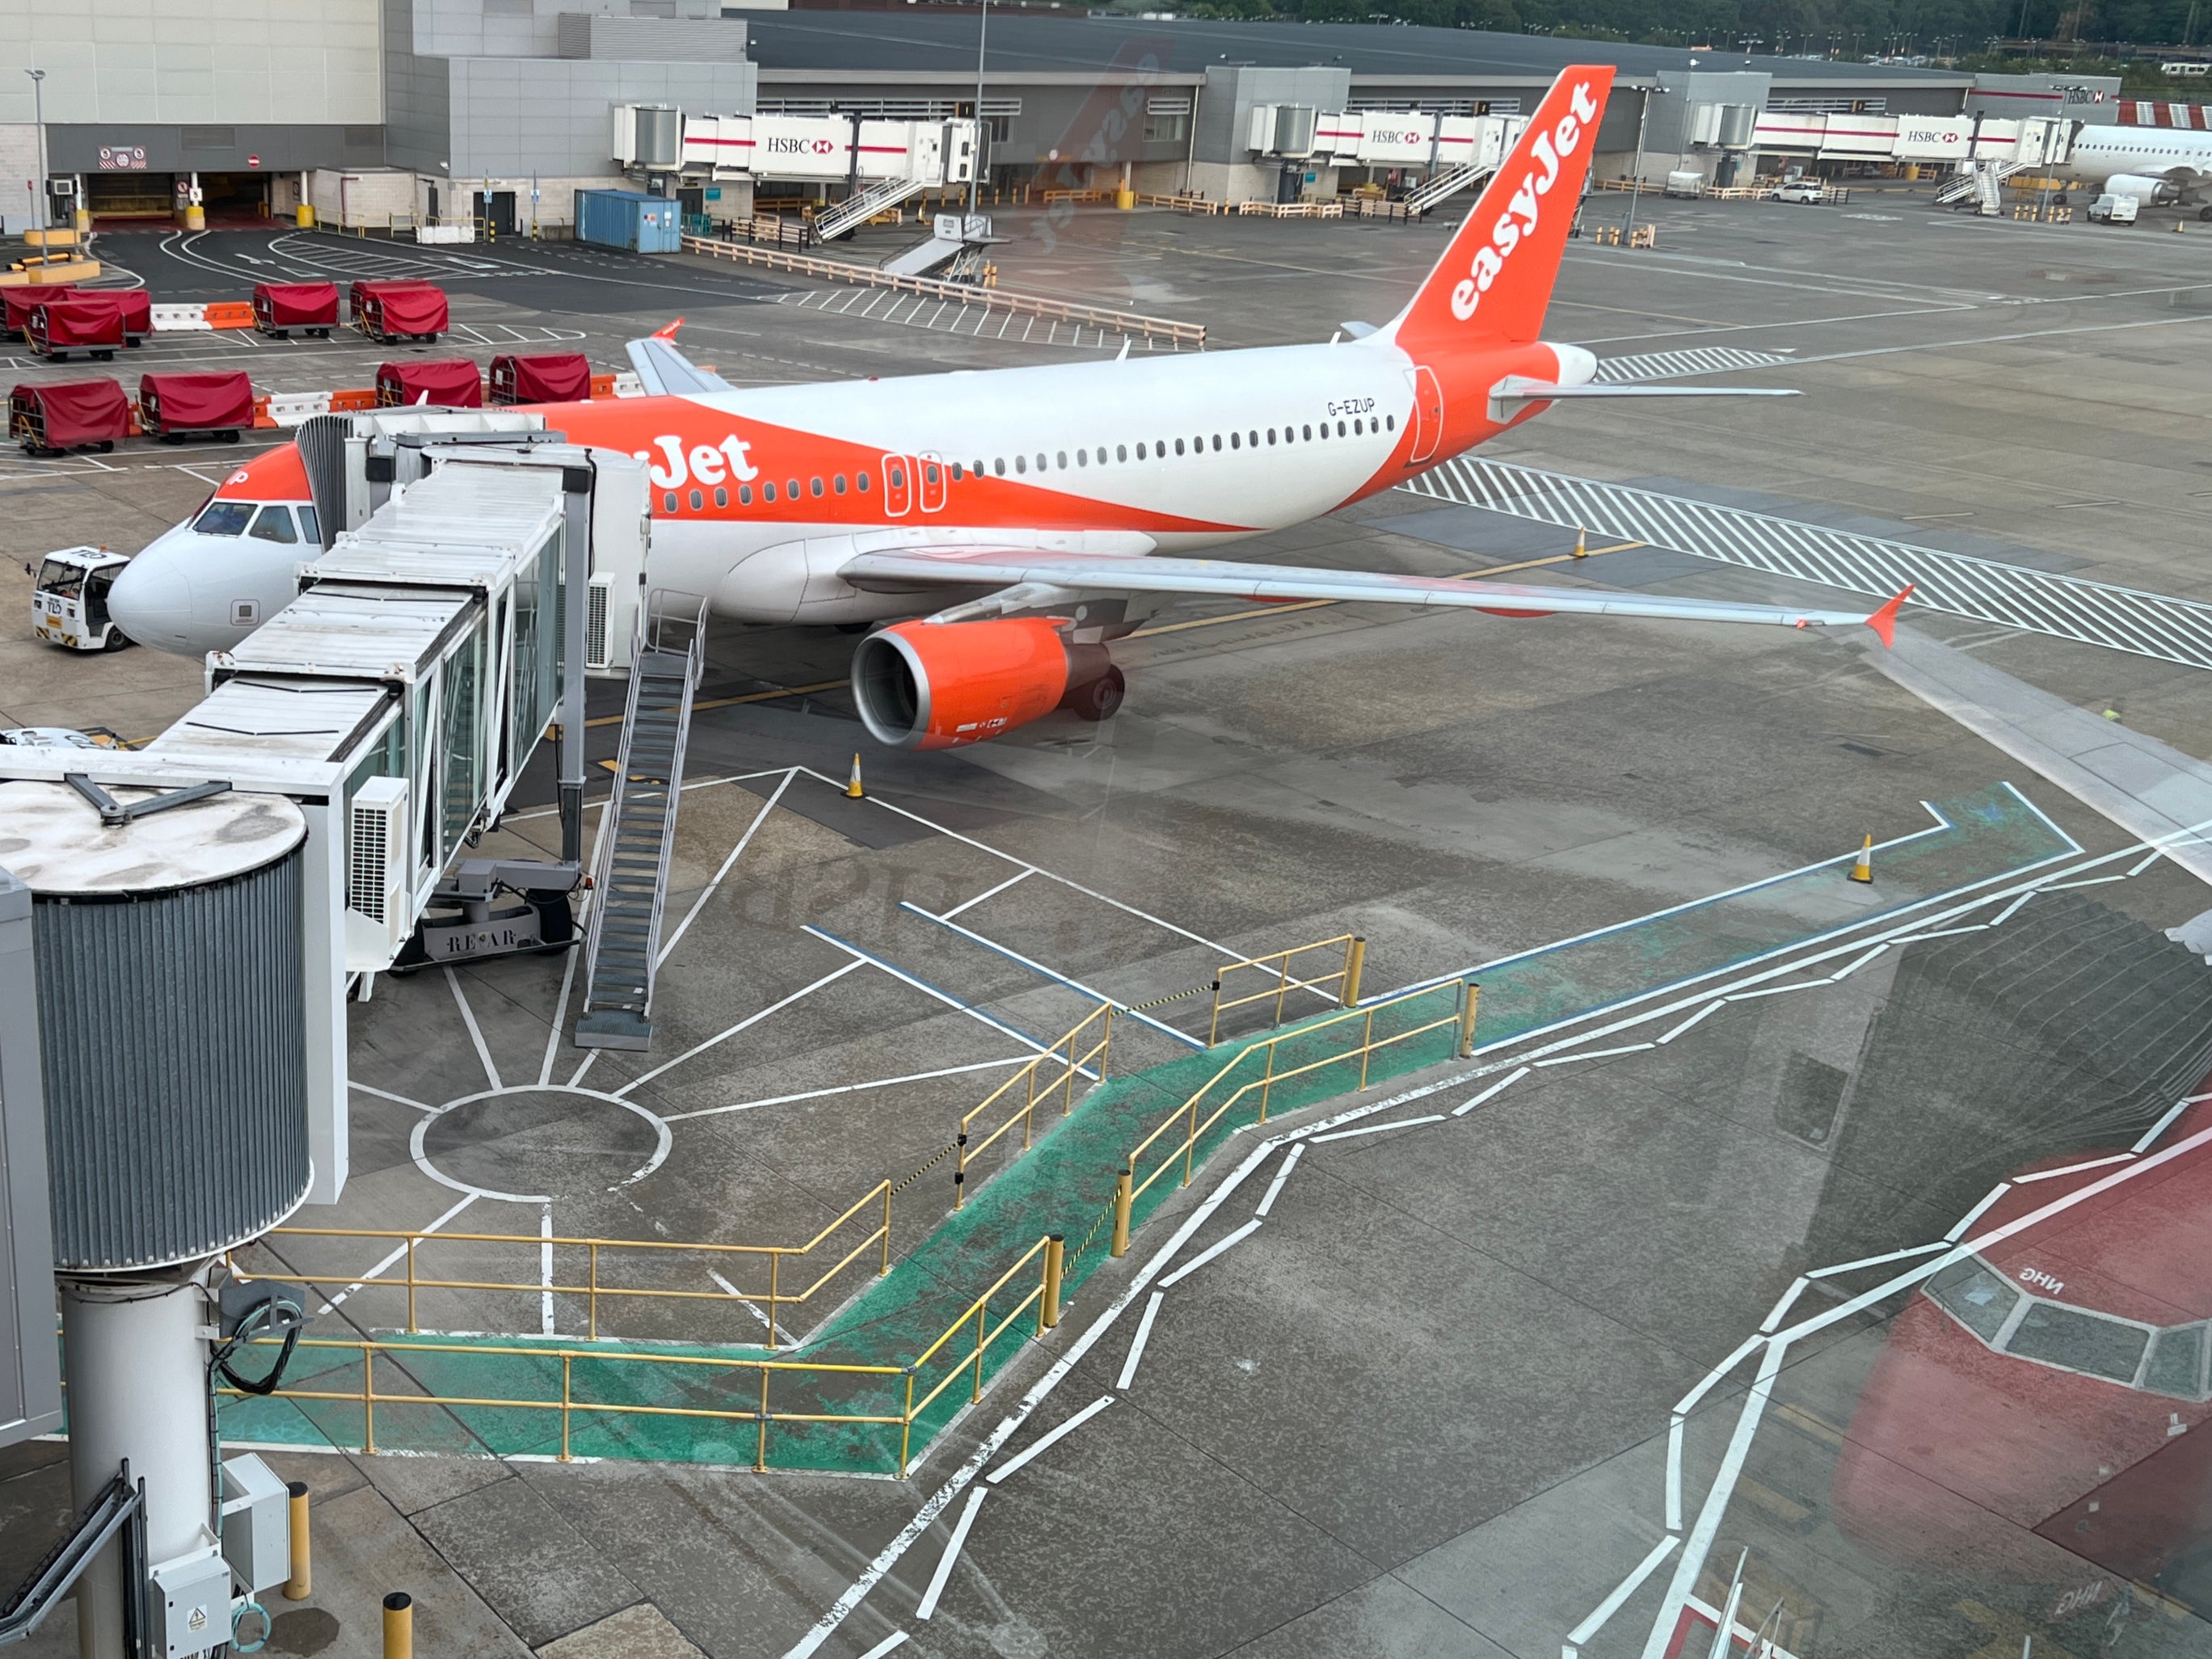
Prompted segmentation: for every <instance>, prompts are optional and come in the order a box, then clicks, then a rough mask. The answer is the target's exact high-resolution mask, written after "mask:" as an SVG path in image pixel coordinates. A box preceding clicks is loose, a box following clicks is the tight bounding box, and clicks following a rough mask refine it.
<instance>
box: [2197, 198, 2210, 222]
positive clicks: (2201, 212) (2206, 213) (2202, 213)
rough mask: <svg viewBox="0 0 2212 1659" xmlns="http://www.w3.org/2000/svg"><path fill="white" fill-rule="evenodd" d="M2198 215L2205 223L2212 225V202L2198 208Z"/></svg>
mask: <svg viewBox="0 0 2212 1659" xmlns="http://www.w3.org/2000/svg"><path fill="white" fill-rule="evenodd" d="M2197 218H2199V219H2200V220H2202V221H2203V222H2204V223H2206V224H2208V225H2212V202H2208V203H2206V204H2204V205H2203V207H2201V208H2199V209H2197Z"/></svg>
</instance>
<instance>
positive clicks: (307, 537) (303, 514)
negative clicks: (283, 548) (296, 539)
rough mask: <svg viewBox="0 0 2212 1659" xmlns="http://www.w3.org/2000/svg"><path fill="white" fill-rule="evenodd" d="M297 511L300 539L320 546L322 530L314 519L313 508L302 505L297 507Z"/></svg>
mask: <svg viewBox="0 0 2212 1659" xmlns="http://www.w3.org/2000/svg"><path fill="white" fill-rule="evenodd" d="M299 512H300V539H301V541H303V542H313V544H315V545H316V546H317V547H320V546H321V545H322V544H323V530H322V526H321V525H320V524H319V523H318V522H317V521H316V519H315V509H314V508H313V507H301V508H300V509H299Z"/></svg>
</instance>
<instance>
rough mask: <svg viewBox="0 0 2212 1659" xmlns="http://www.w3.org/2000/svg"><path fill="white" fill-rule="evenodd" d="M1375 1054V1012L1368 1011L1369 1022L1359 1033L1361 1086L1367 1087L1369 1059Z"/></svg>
mask: <svg viewBox="0 0 2212 1659" xmlns="http://www.w3.org/2000/svg"><path fill="white" fill-rule="evenodd" d="M1374 1052H1375V1011H1374V1010H1373V1009H1372V1008H1370V1009H1369V1010H1368V1011H1367V1021H1366V1024H1365V1025H1364V1027H1363V1028H1362V1029H1361V1030H1360V1033H1359V1086H1360V1087H1361V1088H1363V1089H1364V1088H1365V1087H1366V1086H1367V1057H1368V1056H1369V1055H1370V1054H1373V1053H1374Z"/></svg>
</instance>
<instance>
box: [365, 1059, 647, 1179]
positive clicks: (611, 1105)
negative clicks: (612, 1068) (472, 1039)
mask: <svg viewBox="0 0 2212 1659" xmlns="http://www.w3.org/2000/svg"><path fill="white" fill-rule="evenodd" d="M673 1139H674V1138H673V1136H671V1134H670V1133H669V1128H668V1126H667V1125H666V1124H665V1123H664V1122H662V1121H660V1120H659V1118H658V1117H656V1116H654V1115H653V1114H652V1113H651V1112H649V1111H647V1109H645V1108H644V1107H642V1106H640V1105H638V1104H637V1103H635V1102H634V1101H629V1100H624V1099H622V1098H621V1097H619V1096H616V1095H611V1094H603V1093H601V1092H600V1091H599V1090H597V1089H574V1088H568V1087H565V1086H563V1085H559V1084H545V1085H538V1084H524V1085H518V1086H516V1087H513V1088H507V1089H487V1090H484V1091H483V1092H481V1093H479V1094H473V1095H465V1096H463V1097H461V1098H460V1099H459V1100H456V1101H453V1102H452V1103H449V1104H447V1105H445V1106H443V1107H441V1108H440V1109H438V1110H437V1111H436V1112H435V1114H433V1115H430V1116H428V1117H426V1118H423V1119H422V1120H421V1121H419V1122H417V1123H416V1126H415V1130H414V1133H413V1134H412V1135H411V1136H410V1137H409V1150H410V1152H412V1153H413V1154H414V1158H415V1164H416V1168H417V1169H419V1170H422V1173H423V1174H424V1175H427V1176H429V1177H430V1179H431V1180H433V1181H435V1182H439V1183H440V1184H441V1185H442V1186H447V1187H450V1188H453V1190H454V1191H455V1192H461V1193H473V1194H476V1195H477V1197H479V1198H489V1199H496V1200H500V1201H501V1202H502V1203H507V1204H539V1205H543V1204H550V1203H552V1202H553V1201H554V1200H556V1199H562V1198H575V1197H583V1196H586V1195H588V1194H594V1193H605V1192H611V1191H612V1190H613V1189H614V1188H618V1187H626V1186H628V1185H629V1184H630V1183H631V1182H634V1181H642V1180H643V1179H644V1178H645V1177H646V1176H649V1175H651V1174H652V1173H653V1171H654V1170H657V1169H659V1167H660V1165H661V1163H662V1162H663V1160H665V1158H667V1156H668V1152H669V1147H670V1146H671V1144H672V1143H673Z"/></svg>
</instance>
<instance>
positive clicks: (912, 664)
mask: <svg viewBox="0 0 2212 1659" xmlns="http://www.w3.org/2000/svg"><path fill="white" fill-rule="evenodd" d="M1121 690H1122V680H1121V670H1119V669H1118V668H1116V667H1115V666H1114V664H1113V662H1112V660H1111V659H1109V657H1108V656H1107V654H1106V647H1104V646H1103V645H1076V644H1073V643H1071V642H1070V641H1068V640H1067V639H1066V637H1065V636H1064V635H1062V634H1061V633H1060V629H1058V628H1057V627H1055V626H1054V624H1053V623H1051V622H1050V621H1048V620H1047V619H1046V618H1044V617H1006V618H1004V619H1002V620H995V621H990V622H963V623H929V622H905V623H898V624H897V625H896V626H895V627H891V628H886V629H883V630H881V631H880V632H878V633H874V634H871V635H868V637H867V638H866V639H864V640H862V641H860V648H859V649H858V650H856V651H855V652H854V653H853V699H854V702H857V703H858V704H859V705H860V721H861V723H862V724H863V725H864V726H866V727H867V728H868V734H869V735H870V736H871V737H872V738H875V739H876V740H877V741H878V743H887V744H890V745H892V746H893V747H894V748H898V749H955V748H957V747H959V746H960V745H961V744H967V743H981V742H983V741H985V740H986V739H987V738H995V737H999V736H1000V735H1002V734H1003V733H1006V732H1011V731H1012V730H1013V729H1014V728H1015V727H1016V726H1026V725H1028V724H1029V723H1030V721H1031V720H1036V719H1037V718H1039V717H1040V716H1042V715H1045V714H1050V713H1051V712H1052V711H1053V710H1054V709H1055V708H1066V709H1070V710H1072V711H1073V713H1075V714H1077V715H1079V716H1080V717H1081V718H1083V719H1085V720H1104V719H1105V718H1106V717H1107V716H1108V715H1109V714H1112V713H1113V712H1114V711H1115V709H1116V708H1120V707H1121Z"/></svg>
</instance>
